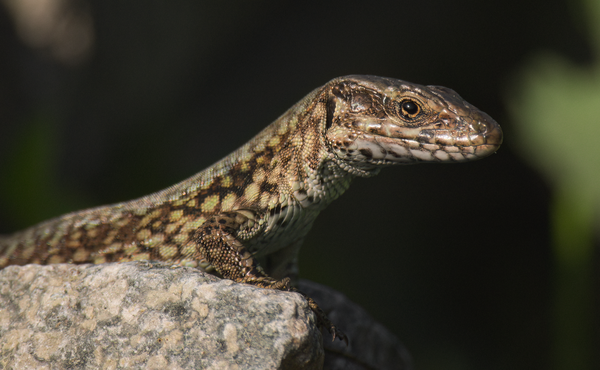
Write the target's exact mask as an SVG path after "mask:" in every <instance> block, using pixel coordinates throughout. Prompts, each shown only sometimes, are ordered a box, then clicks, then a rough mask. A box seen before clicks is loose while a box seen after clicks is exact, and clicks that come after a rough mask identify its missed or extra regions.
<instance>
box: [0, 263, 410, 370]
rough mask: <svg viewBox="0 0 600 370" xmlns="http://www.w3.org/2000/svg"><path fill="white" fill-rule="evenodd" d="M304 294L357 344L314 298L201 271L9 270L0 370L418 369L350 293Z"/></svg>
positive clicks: (1, 274) (1, 284) (306, 285)
mask: <svg viewBox="0 0 600 370" xmlns="http://www.w3.org/2000/svg"><path fill="white" fill-rule="evenodd" d="M300 289H301V290H303V291H304V292H305V293H307V294H308V295H310V296H311V297H313V298H314V299H315V300H316V301H317V302H318V303H319V304H320V305H321V307H322V308H323V309H324V311H326V312H328V313H329V315H330V318H331V319H332V321H334V322H335V323H336V324H337V325H338V326H339V327H340V328H342V329H343V330H344V331H345V332H346V333H347V334H348V336H349V337H350V345H349V346H348V347H346V346H345V345H344V344H343V343H341V342H340V341H336V342H334V343H331V336H330V335H329V334H327V333H324V336H325V339H324V341H325V348H326V349H325V353H324V351H323V339H322V337H321V333H320V332H319V330H318V329H317V328H316V323H315V317H314V315H313V314H312V312H311V311H310V309H309V308H308V305H307V303H306V301H305V300H304V299H303V298H302V297H301V296H300V295H299V294H295V293H289V292H281V291H272V290H266V289H260V288H255V287H252V286H250V285H245V284H236V283H234V282H232V281H230V280H222V279H219V278H217V277H215V276H212V275H209V274H206V273H204V272H202V271H199V270H197V269H193V268H184V267H175V268H173V267H170V266H165V265H162V264H160V263H149V262H131V263H121V264H104V265H66V264H60V265H50V266H38V265H28V266H10V267H7V268H5V269H4V270H0V369H27V368H35V369H44V368H47V369H119V368H121V369H136V368H143V369H239V370H242V369H321V368H323V363H324V362H325V369H329V370H335V369H402V370H404V369H410V365H409V364H410V360H409V357H408V354H407V353H406V351H405V350H404V348H403V347H402V346H401V344H400V342H399V341H398V339H397V338H396V337H395V336H394V335H392V334H391V333H389V332H388V331H387V330H386V329H385V328H383V327H382V326H381V325H380V324H378V323H376V322H375V321H374V320H373V319H372V318H371V317H370V316H369V315H368V314H367V313H366V312H365V311H364V310H362V309H361V308H360V307H358V306H357V305H355V304H354V303H352V302H350V301H349V300H348V299H347V298H346V297H345V296H343V295H342V294H340V293H337V292H335V291H332V290H331V289H329V288H327V287H323V286H320V285H317V284H314V283H310V282H307V281H302V282H301V285H300Z"/></svg>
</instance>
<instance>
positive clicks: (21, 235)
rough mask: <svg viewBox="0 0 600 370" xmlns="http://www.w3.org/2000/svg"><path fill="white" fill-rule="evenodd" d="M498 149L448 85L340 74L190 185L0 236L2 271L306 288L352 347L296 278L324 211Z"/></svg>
mask: <svg viewBox="0 0 600 370" xmlns="http://www.w3.org/2000/svg"><path fill="white" fill-rule="evenodd" d="M501 143H502V130H501V128H500V126H499V125H498V124H497V123H496V121H494V120H493V119H492V118H491V117H490V116H489V115H487V114H486V113H484V112H482V111H480V110H479V109H477V108H475V107H474V106H473V105H471V104H469V103H467V102H466V101H465V100H463V99H462V98H461V97H460V96H459V95H458V94H457V93H456V92H454V91H453V90H451V89H449V88H445V87H441V86H423V85H418V84H413V83H409V82H406V81H402V80H398V79H392V78H385V77H376V76H368V75H350V76H345V77H338V78H335V79H333V80H331V81H329V82H328V83H326V84H325V85H323V86H322V87H319V88H317V89H315V90H313V91H312V92H311V93H310V94H308V95H307V96H306V97H305V98H304V99H302V100H301V101H299V102H298V103H296V104H295V105H294V106H293V107H292V108H290V109H289V110H288V111H287V112H285V113H284V114H283V115H282V116H280V117H279V118H278V119H277V120H276V121H274V122H273V123H271V124H270V125H269V126H267V127H266V128H265V129H263V130H262V131H261V132H260V133H258V134H257V135H256V136H255V137H254V138H252V139H251V140H250V141H248V142H247V143H246V144H244V145H243V146H241V147H240V148H238V149H237V150H235V151H234V152H232V153H231V154H230V155H228V156H226V157H225V158H223V159H221V160H220V161H218V162H216V163H215V164H213V165H212V166H210V167H208V168H207V169H205V170H203V171H201V172H199V173H197V174H196V175H194V176H192V177H190V178H189V179H187V180H184V181H182V182H180V183H178V184H176V185H174V186H171V187H169V188H167V189H164V190H162V191H159V192H157V193H154V194H151V195H148V196H145V197H142V198H139V199H137V200H132V201H128V202H123V203H118V204H113V205H108V206H101V207H97V208H92V209H88V210H83V211H79V212H73V213H69V214H66V215H63V216H60V217H57V218H54V219H52V220H49V221H46V222H43V223H41V224H38V225H37V226H33V227H30V228H28V229H25V230H23V231H20V232H16V233H14V234H12V235H7V236H0V268H4V267H6V266H8V265H25V264H53V263H79V264H81V263H93V264H100V263H108V262H126V261H136V260H142V261H143V260H155V261H163V262H165V263H168V264H172V265H181V266H191V267H196V268H199V269H202V270H205V271H209V272H213V273H216V274H218V275H220V276H221V277H223V278H227V279H231V280H233V281H235V282H239V283H247V284H252V285H255V286H258V287H262V288H267V289H279V290H284V291H295V292H298V293H300V294H302V295H303V296H304V297H305V298H306V299H307V301H308V304H309V307H310V308H311V309H312V310H313V311H314V313H315V314H316V318H317V323H318V326H319V327H325V328H326V329H328V330H329V332H330V333H331V334H332V336H333V340H335V338H336V337H337V338H339V339H341V340H344V341H345V342H346V343H348V342H347V337H346V335H345V334H344V333H343V332H342V331H341V330H340V329H339V328H337V327H336V326H335V325H333V323H331V321H330V320H329V319H328V318H327V316H326V314H325V313H324V312H323V311H322V310H321V309H320V308H319V307H318V305H317V304H316V302H314V300H312V299H311V298H310V297H308V296H306V295H304V294H303V293H301V292H299V291H298V290H297V289H296V288H295V287H294V286H293V284H292V283H291V282H290V276H291V277H292V278H295V277H296V276H297V273H298V271H297V267H296V266H297V258H298V251H299V248H300V246H301V244H302V241H303V239H304V237H305V235H306V234H307V233H308V231H309V230H310V228H311V226H312V225H313V223H314V222H315V219H316V217H317V215H318V214H319V212H320V211H322V210H323V209H324V208H325V207H326V206H327V205H328V204H330V203H331V202H332V201H333V200H335V199H336V198H338V197H339V196H340V195H341V194H342V193H343V192H344V191H345V190H346V189H348V186H349V185H350V182H351V180H352V179H353V178H355V177H371V176H374V175H376V174H377V173H378V172H379V171H380V169H381V168H383V167H386V166H391V165H396V164H415V163H441V162H465V161H471V160H476V159H480V158H483V157H486V156H488V155H490V154H492V153H494V152H496V150H497V149H498V148H499V146H500V144H501ZM263 267H264V268H263Z"/></svg>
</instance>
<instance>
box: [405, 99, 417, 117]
mask: <svg viewBox="0 0 600 370" xmlns="http://www.w3.org/2000/svg"><path fill="white" fill-rule="evenodd" d="M419 113H421V107H420V106H419V104H417V103H416V102H414V101H412V100H408V99H404V100H402V101H401V102H400V115H402V117H404V118H407V119H412V118H415V117H416V116H418V115H419Z"/></svg>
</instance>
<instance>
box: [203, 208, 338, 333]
mask: <svg viewBox="0 0 600 370" xmlns="http://www.w3.org/2000/svg"><path fill="white" fill-rule="evenodd" d="M246 221H247V220H244V216H243V215H240V214H239V213H237V212H225V213H220V214H217V215H214V216H213V217H211V218H210V219H208V220H207V221H206V223H205V224H203V225H202V227H201V228H200V229H198V231H197V242H198V244H199V245H200V251H201V253H202V254H203V255H204V256H205V258H206V259H207V260H208V262H209V263H210V264H211V265H212V266H213V267H214V268H215V270H216V271H217V272H218V273H219V274H220V275H221V276H223V277H224V278H226V279H231V280H233V281H236V282H238V283H246V284H252V285H255V286H258V287H261V288H266V289H278V290H283V291H291V292H296V293H299V294H301V295H302V296H303V297H304V298H306V300H307V301H308V305H309V307H310V308H311V310H312V311H313V312H314V313H315V314H316V316H317V325H318V326H319V327H320V328H321V327H325V328H327V330H328V331H329V333H331V335H332V336H333V339H334V340H335V338H339V339H340V340H343V341H344V342H346V344H348V339H347V337H346V335H345V334H344V333H343V332H342V331H341V330H339V329H338V328H336V327H335V325H333V323H332V322H331V321H330V320H329V318H327V315H326V314H325V312H323V310H321V308H320V307H319V306H318V305H317V303H316V302H315V301H314V300H313V299H312V298H310V297H308V296H307V295H306V294H304V293H302V292H300V291H298V289H296V288H294V287H291V286H290V279H289V278H283V279H282V280H276V279H273V278H272V277H270V276H268V275H267V274H266V273H265V272H264V270H263V269H262V268H261V267H260V265H259V264H258V263H257V262H256V261H255V259H254V258H253V257H252V254H251V253H250V252H249V251H248V250H247V249H246V248H245V247H244V245H243V244H242V243H241V242H240V241H239V240H238V239H237V238H236V236H235V235H236V234H237V233H238V230H240V229H241V225H243V224H245V222H246Z"/></svg>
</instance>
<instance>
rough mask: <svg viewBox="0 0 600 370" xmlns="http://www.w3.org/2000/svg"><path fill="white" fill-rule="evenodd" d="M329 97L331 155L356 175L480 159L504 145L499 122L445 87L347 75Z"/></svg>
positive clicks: (327, 126) (327, 133)
mask: <svg viewBox="0 0 600 370" xmlns="http://www.w3.org/2000/svg"><path fill="white" fill-rule="evenodd" d="M324 93H325V94H327V98H326V104H327V119H326V122H325V141H326V143H327V147H328V150H329V156H330V157H331V158H332V159H334V160H335V161H336V163H338V164H339V165H340V166H341V167H342V168H344V169H345V170H347V171H349V172H351V173H354V174H355V175H359V176H368V175H371V174H374V173H376V172H377V169H378V168H381V167H384V166H388V165H392V164H411V163H419V162H464V161H471V160H476V159H480V158H483V157H486V156H488V155H490V154H492V153H494V152H495V151H496V150H497V149H498V148H499V147H500V144H501V143H502V130H501V129H500V126H499V125H498V124H497V123H496V121H494V120H493V119H492V118H491V117H490V116H488V115H487V114H485V113H484V112H482V111H480V110H479V109H477V108H475V107H474V106H473V105H471V104H469V103H467V102H466V101H464V100H463V99H462V98H461V97H460V96H459V95H458V94H457V93H456V92H454V91H453V90H451V89H448V88H445V87H441V86H423V85H417V84H413V83H410V82H406V81H401V80H396V79H391V78H383V77H375V76H346V77H341V78H337V79H334V80H332V81H331V82H330V83H329V84H327V85H326V87H325V91H324Z"/></svg>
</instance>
